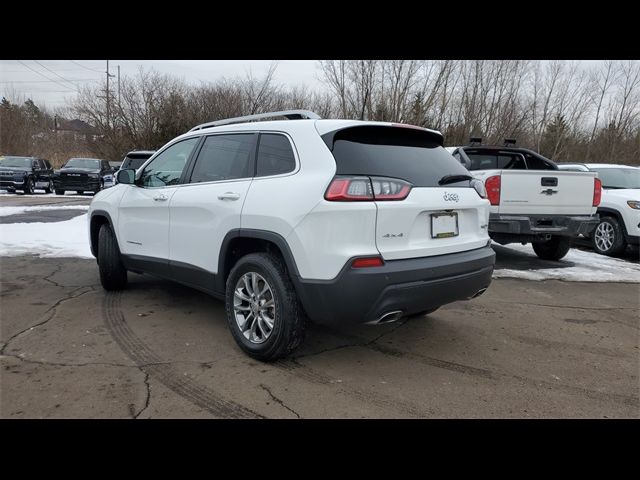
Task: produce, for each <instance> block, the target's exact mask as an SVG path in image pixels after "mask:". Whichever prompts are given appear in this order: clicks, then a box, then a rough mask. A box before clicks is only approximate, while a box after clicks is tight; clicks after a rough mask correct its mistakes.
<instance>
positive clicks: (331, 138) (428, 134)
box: [322, 123, 444, 151]
mask: <svg viewBox="0 0 640 480" xmlns="http://www.w3.org/2000/svg"><path fill="white" fill-rule="evenodd" d="M390 131H395V132H397V133H398V134H399V136H402V137H403V138H404V139H406V140H407V141H408V142H412V143H413V142H418V141H420V140H423V141H428V142H432V143H436V144H437V145H439V146H441V147H443V146H444V137H443V136H442V133H440V132H438V131H436V130H430V129H428V128H422V127H416V126H413V125H404V124H399V123H394V124H392V125H390V126H389V125H352V126H348V127H344V128H339V129H337V130H333V131H331V132H327V133H325V134H324V135H322V140H324V143H325V144H326V145H327V147H329V150H331V151H333V144H334V142H335V141H336V140H337V139H339V138H341V137H347V136H352V137H356V138H357V137H361V138H362V137H367V138H368V139H371V140H375V139H378V140H379V139H382V138H383V134H385V133H389V132H390ZM400 132H402V133H400Z"/></svg>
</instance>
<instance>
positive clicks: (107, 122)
mask: <svg viewBox="0 0 640 480" xmlns="http://www.w3.org/2000/svg"><path fill="white" fill-rule="evenodd" d="M106 73H107V125H109V60H107V72H106Z"/></svg>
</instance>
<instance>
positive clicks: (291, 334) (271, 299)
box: [225, 253, 306, 362]
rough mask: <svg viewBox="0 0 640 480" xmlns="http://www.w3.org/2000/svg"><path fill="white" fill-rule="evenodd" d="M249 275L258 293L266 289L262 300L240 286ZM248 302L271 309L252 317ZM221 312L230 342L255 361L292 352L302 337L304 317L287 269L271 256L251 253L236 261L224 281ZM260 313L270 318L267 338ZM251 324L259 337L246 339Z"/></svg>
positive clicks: (277, 258)
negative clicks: (227, 325)
mask: <svg viewBox="0 0 640 480" xmlns="http://www.w3.org/2000/svg"><path fill="white" fill-rule="evenodd" d="M252 273H256V274H258V275H259V277H261V280H257V281H256V284H255V285H257V289H258V290H260V292H263V291H266V287H268V288H269V290H268V292H267V293H265V296H264V298H263V296H261V295H259V293H260V292H257V293H258V294H255V293H254V297H252V293H251V291H250V289H249V288H245V287H243V286H242V285H244V284H243V280H242V279H243V277H244V276H245V275H247V274H249V276H251V274H252ZM244 278H246V277H244ZM260 282H261V283H262V284H261V285H260ZM239 285H240V287H238V286H239ZM251 290H253V287H252V288H251ZM243 298H244V299H246V300H243ZM250 298H251V300H249V299H250ZM261 298H262V299H261ZM252 302H255V304H256V305H260V304H261V302H266V303H272V305H273V310H269V311H268V312H267V311H264V312H261V313H258V314H252V313H251V310H250V307H249V305H251V304H252ZM270 308H271V307H270ZM225 309H226V313H227V322H228V324H229V329H230V330H231V334H232V335H233V338H234V340H235V341H236V343H237V344H238V346H239V347H240V348H241V349H242V350H243V351H244V352H245V353H246V354H247V355H249V356H250V357H253V358H255V359H256V360H260V361H263V362H269V361H273V360H276V359H278V358H282V357H285V356H286V355H288V354H289V353H291V352H292V351H293V350H295V349H296V348H297V347H298V346H299V345H300V343H301V342H302V340H303V338H304V331H305V323H306V318H305V316H304V313H303V310H302V306H301V305H300V303H299V301H298V297H297V295H296V291H295V289H294V287H293V284H292V283H291V279H290V278H289V274H288V272H287V267H286V266H285V264H284V262H283V261H282V259H281V258H279V257H277V256H275V255H272V254H269V253H252V254H249V255H246V256H244V257H242V258H241V259H240V260H238V262H237V263H236V264H235V265H234V267H233V269H232V270H231V273H230V274H229V277H228V278H227V284H226V294H225ZM243 311H246V313H243ZM262 313H264V314H265V315H267V318H273V321H272V323H273V327H272V328H271V329H270V330H268V327H267V330H268V336H267V335H263V333H264V331H262V328H263V327H262V326H263V325H265V322H264V320H262V318H264V317H261V315H262ZM258 319H260V321H259V320H258ZM261 322H262V323H261ZM241 323H244V327H243V328H241V327H240V324H241ZM253 323H256V324H257V326H256V327H254V328H253V330H258V329H259V332H261V333H259V332H258V333H259V334H260V336H261V337H263V338H261V339H256V340H254V341H252V340H250V338H251V333H250V331H253V330H251V329H250V328H249V327H252V326H253ZM267 325H268V324H267ZM245 335H248V336H249V338H248V337H247V336H245ZM258 340H260V341H258Z"/></svg>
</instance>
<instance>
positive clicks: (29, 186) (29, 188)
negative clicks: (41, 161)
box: [22, 177, 33, 195]
mask: <svg viewBox="0 0 640 480" xmlns="http://www.w3.org/2000/svg"><path fill="white" fill-rule="evenodd" d="M22 193H24V194H25V195H31V194H32V193H33V178H31V177H29V178H27V180H26V182H25V184H24V188H23V189H22Z"/></svg>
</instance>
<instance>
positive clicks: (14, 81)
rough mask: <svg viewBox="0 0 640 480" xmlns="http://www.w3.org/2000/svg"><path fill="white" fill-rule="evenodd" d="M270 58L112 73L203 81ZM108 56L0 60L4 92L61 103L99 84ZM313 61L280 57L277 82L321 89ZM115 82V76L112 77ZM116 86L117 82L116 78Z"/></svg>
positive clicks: (152, 63) (153, 64)
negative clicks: (83, 87)
mask: <svg viewBox="0 0 640 480" xmlns="http://www.w3.org/2000/svg"><path fill="white" fill-rule="evenodd" d="M271 62H272V61H271V60H109V73H111V74H112V75H117V73H118V65H120V75H121V76H125V75H134V74H136V73H137V70H138V67H139V66H142V67H144V68H145V70H149V69H152V68H153V69H154V70H156V71H158V72H160V73H169V74H171V75H174V76H176V77H178V78H182V79H183V80H185V81H186V82H189V83H193V84H199V83H200V82H203V81H204V82H213V81H216V80H218V79H220V78H222V77H227V78H230V77H236V76H241V77H244V76H245V75H246V74H247V73H249V72H251V73H252V74H253V75H254V76H255V77H258V78H260V77H262V76H263V75H264V74H265V73H266V72H267V70H268V69H269V65H271ZM106 68H107V61H106V60H0V97H2V96H7V97H9V98H14V97H15V96H16V95H24V96H25V97H26V98H31V99H33V101H34V102H35V103H36V104H37V105H46V106H47V107H48V108H51V109H53V108H55V107H61V106H64V104H65V99H69V98H72V97H73V96H74V92H75V88H76V86H77V85H83V84H94V85H95V84H98V83H99V82H100V81H102V80H104V79H105V77H106V74H105V72H106ZM318 77H319V70H318V69H317V61H315V60H280V61H279V62H278V68H277V70H276V73H275V82H276V83H280V84H283V85H302V84H304V85H306V86H307V87H309V88H320V87H321V86H322V84H321V83H320V81H319V79H318ZM112 80H113V81H114V82H115V81H116V80H117V78H115V77H114V78H112ZM114 85H115V83H114Z"/></svg>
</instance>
